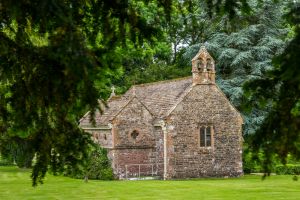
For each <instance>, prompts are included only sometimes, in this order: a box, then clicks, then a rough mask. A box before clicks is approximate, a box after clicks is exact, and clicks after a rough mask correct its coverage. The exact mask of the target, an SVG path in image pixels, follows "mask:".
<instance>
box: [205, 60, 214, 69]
mask: <svg viewBox="0 0 300 200" xmlns="http://www.w3.org/2000/svg"><path fill="white" fill-rule="evenodd" d="M206 69H207V71H213V64H212V61H211V59H210V58H207V64H206Z"/></svg>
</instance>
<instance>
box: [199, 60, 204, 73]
mask: <svg viewBox="0 0 300 200" xmlns="http://www.w3.org/2000/svg"><path fill="white" fill-rule="evenodd" d="M203 67H204V66H203V60H202V59H198V61H197V69H198V71H199V72H202V71H203Z"/></svg>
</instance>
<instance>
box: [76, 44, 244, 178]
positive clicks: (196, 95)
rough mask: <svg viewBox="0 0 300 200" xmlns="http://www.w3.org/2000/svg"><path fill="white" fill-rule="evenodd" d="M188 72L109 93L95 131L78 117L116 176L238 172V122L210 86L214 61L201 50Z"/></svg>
mask: <svg viewBox="0 0 300 200" xmlns="http://www.w3.org/2000/svg"><path fill="white" fill-rule="evenodd" d="M192 73H193V78H190V77H187V78H182V79H176V80H170V81H163V82H157V83H150V84H143V85H136V86H133V87H132V88H131V89H130V90H129V91H127V92H126V93H125V94H124V95H123V96H120V97H117V96H115V95H112V96H111V98H110V99H109V100H108V106H109V107H108V108H106V109H105V110H104V113H103V114H102V115H100V113H97V114H96V126H95V127H93V126H92V125H91V123H90V122H89V115H88V114H86V115H85V116H84V117H83V118H82V119H81V121H80V126H81V127H82V128H83V129H85V130H86V131H89V132H90V133H91V135H92V136H93V139H94V140H95V142H97V143H99V145H101V146H103V147H104V148H107V149H108V150H109V155H108V156H109V158H110V159H111V161H112V167H113V169H114V173H115V175H116V176H117V177H119V178H121V179H123V178H130V177H137V176H149V175H152V176H161V177H163V178H164V179H171V178H193V177H224V176H228V177H232V176H240V175H242V174H243V171H242V141H243V138H242V123H243V119H242V118H241V115H240V114H239V112H238V111H237V110H236V109H235V108H234V107H233V106H232V105H231V104H230V102H229V101H228V99H227V98H226V96H225V95H224V94H223V93H222V91H221V90H220V89H219V88H218V87H217V85H216V84H215V66H214V60H213V58H212V57H211V56H210V55H209V54H208V52H207V51H206V50H205V48H201V49H200V51H199V53H198V54H197V55H196V56H195V58H194V59H193V60H192ZM200 129H201V130H200ZM201 131H202V132H201Z"/></svg>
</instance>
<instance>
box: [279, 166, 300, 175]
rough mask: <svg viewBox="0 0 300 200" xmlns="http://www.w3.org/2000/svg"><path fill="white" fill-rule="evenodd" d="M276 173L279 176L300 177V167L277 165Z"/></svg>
mask: <svg viewBox="0 0 300 200" xmlns="http://www.w3.org/2000/svg"><path fill="white" fill-rule="evenodd" d="M275 172H276V174H278V175H300V165H291V164H287V165H277V166H276V168H275Z"/></svg>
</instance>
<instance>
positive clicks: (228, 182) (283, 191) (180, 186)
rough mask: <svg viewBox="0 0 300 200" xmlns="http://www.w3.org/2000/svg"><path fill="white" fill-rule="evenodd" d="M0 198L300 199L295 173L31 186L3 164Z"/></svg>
mask: <svg viewBox="0 0 300 200" xmlns="http://www.w3.org/2000/svg"><path fill="white" fill-rule="evenodd" d="M0 199H1V200H6V199H18V200H19V199H20V200H23V199H130V200H131V199H172V200H175V199H188V200H189V199H214V200H216V199H230V200H233V199H239V200H247V199H249V200H250V199H251V200H255V199H271V200H276V199H288V200H292V199H297V200H299V199H300V180H299V181H293V180H292V176H271V177H270V178H267V179H266V180H264V181H262V180H261V177H260V176H245V177H242V178H233V179H200V180H182V181H89V182H88V183H84V182H83V180H76V179H71V178H67V177H54V176H51V175H48V176H47V177H46V180H45V183H44V184H43V185H41V186H38V187H37V188H33V187H31V180H30V171H28V170H22V169H17V168H15V167H0Z"/></svg>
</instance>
